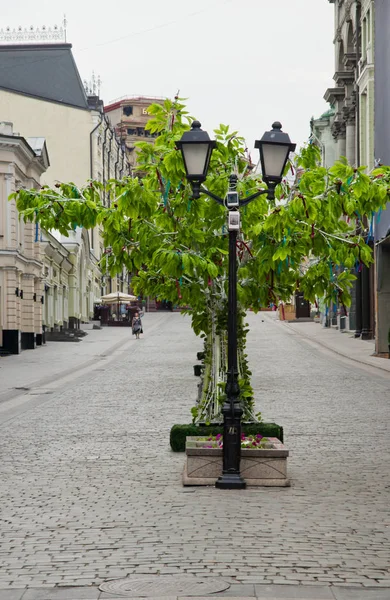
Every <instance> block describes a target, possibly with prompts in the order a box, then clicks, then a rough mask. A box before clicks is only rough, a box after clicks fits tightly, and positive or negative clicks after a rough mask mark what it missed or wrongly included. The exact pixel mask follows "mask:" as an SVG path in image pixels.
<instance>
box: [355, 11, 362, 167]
mask: <svg viewBox="0 0 390 600" xmlns="http://www.w3.org/2000/svg"><path fill="white" fill-rule="evenodd" d="M360 20H361V4H360V0H357V2H356V77H355V81H356V83H355V90H356V116H355V119H356V167H360V98H359V84H358V78H359V61H360V54H361V47H360V39H361V31H362V27H361V23H360Z"/></svg>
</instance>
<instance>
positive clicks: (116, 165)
mask: <svg viewBox="0 0 390 600" xmlns="http://www.w3.org/2000/svg"><path fill="white" fill-rule="evenodd" d="M119 150H120V145H119V143H118V140H117V145H116V151H117V154H116V163H115V179H118V164H119Z"/></svg>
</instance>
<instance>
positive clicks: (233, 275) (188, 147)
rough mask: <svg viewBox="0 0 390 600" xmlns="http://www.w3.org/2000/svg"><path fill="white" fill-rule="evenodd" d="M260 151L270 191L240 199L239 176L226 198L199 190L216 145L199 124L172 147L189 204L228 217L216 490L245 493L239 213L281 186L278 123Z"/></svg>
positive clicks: (287, 146)
mask: <svg viewBox="0 0 390 600" xmlns="http://www.w3.org/2000/svg"><path fill="white" fill-rule="evenodd" d="M255 146H256V148H258V149H259V150H260V161H261V167H262V176H263V180H264V181H265V183H266V184H267V186H268V189H265V190H264V189H263V190H259V191H258V192H255V193H254V194H252V195H251V196H248V197H246V198H244V199H241V198H240V197H239V194H238V192H237V176H236V175H234V174H232V175H231V176H230V178H229V191H228V193H227V195H226V197H225V198H220V197H219V196H217V195H216V194H214V193H212V192H210V191H209V190H207V189H206V188H204V187H202V185H201V184H202V183H203V182H204V181H205V180H206V177H207V171H208V168H209V165H210V159H211V155H212V152H213V150H214V148H215V147H216V142H215V141H214V140H211V139H210V137H209V135H208V133H207V132H206V131H202V129H201V125H200V123H199V121H194V122H193V123H192V127H191V130H190V131H186V132H185V133H184V134H183V136H182V138H181V140H179V141H178V142H176V147H177V148H178V149H179V150H180V151H181V153H182V156H183V162H184V167H185V170H186V177H187V179H188V181H189V182H190V184H191V187H192V191H193V198H194V199H196V198H199V197H200V195H201V194H205V195H206V196H209V197H210V198H213V199H214V200H215V201H216V202H218V203H219V204H222V205H224V206H226V208H227V209H228V211H229V219H228V230H229V294H228V370H227V381H226V401H225V404H224V406H223V408H222V414H223V467H222V476H221V477H219V479H218V480H217V481H216V484H215V485H216V487H217V488H220V489H243V488H245V487H246V483H245V481H244V480H243V478H242V477H241V473H240V461H241V417H242V408H241V404H240V386H239V383H238V359H237V246H236V244H237V235H238V232H239V229H240V213H239V208H240V207H241V206H245V205H246V204H248V203H249V202H252V200H254V199H255V198H258V197H259V196H261V195H262V194H267V196H268V198H270V199H272V198H274V196H275V187H276V186H277V184H278V183H280V182H281V181H282V177H283V172H284V169H285V167H286V164H287V160H288V157H289V154H290V152H293V151H294V150H295V144H292V143H291V141H290V138H289V136H288V135H287V134H286V133H283V132H282V126H281V124H280V123H279V122H278V121H276V122H275V123H274V124H273V126H272V130H271V131H267V132H266V133H264V135H263V137H262V138H261V140H258V141H256V142H255Z"/></svg>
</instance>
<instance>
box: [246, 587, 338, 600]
mask: <svg viewBox="0 0 390 600" xmlns="http://www.w3.org/2000/svg"><path fill="white" fill-rule="evenodd" d="M255 594H256V597H257V598H259V599H260V598H261V599H262V598H267V599H268V600H270V599H271V598H272V600H334V596H333V594H332V590H331V589H330V588H329V587H324V586H319V585H317V586H316V587H308V588H306V587H304V586H301V585H298V586H295V585H255Z"/></svg>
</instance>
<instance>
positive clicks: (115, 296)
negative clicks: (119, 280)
mask: <svg viewBox="0 0 390 600" xmlns="http://www.w3.org/2000/svg"><path fill="white" fill-rule="evenodd" d="M100 300H101V301H102V302H104V304H116V303H119V304H123V303H127V302H132V301H134V300H138V298H137V296H133V295H132V294H125V293H124V292H112V293H111V294H106V295H105V296H102V297H101V299H100Z"/></svg>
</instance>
